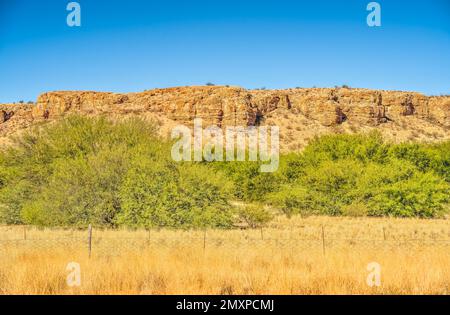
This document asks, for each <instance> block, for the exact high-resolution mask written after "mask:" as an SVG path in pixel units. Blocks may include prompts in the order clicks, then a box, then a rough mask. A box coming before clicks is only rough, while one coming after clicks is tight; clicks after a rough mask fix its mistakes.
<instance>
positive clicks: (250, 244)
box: [0, 226, 450, 257]
mask: <svg viewBox="0 0 450 315" xmlns="http://www.w3.org/2000/svg"><path fill="white" fill-rule="evenodd" d="M266 232H267V233H266ZM317 232H318V233H315V234H311V235H307V236H302V237H299V236H292V235H290V236H282V235H273V234H271V233H268V231H265V230H264V229H263V228H261V229H259V230H253V231H251V233H244V232H240V231H218V230H196V231H174V230H160V229H156V230H147V231H141V232H139V233H137V232H134V233H133V232H130V233H120V232H115V231H107V232H105V231H102V230H98V231H96V230H94V229H92V228H91V227H89V228H88V229H87V230H85V231H81V230H68V231H63V232H61V231H54V232H52V231H46V232H40V231H33V233H30V231H29V229H28V228H27V227H23V228H22V231H20V229H19V230H17V229H16V230H15V231H14V233H13V234H12V235H11V236H12V237H11V238H9V239H7V238H0V255H8V254H9V253H13V252H18V251H19V252H41V251H48V250H54V251H57V250H73V251H81V252H83V253H85V254H87V255H88V256H89V257H91V256H97V257H98V256H116V255H121V254H123V253H129V252H136V253H139V252H141V251H144V250H152V251H158V250H161V249H168V250H178V249H180V248H189V249H193V250H195V251H197V252H198V253H202V252H203V253H206V252H208V251H213V250H219V251H220V252H221V254H223V255H225V254H226V253H227V252H232V251H235V250H237V249H243V250H247V249H254V250H265V251H273V252H274V253H276V252H277V251H281V250H283V251H286V250H288V251H292V252H294V251H295V252H308V251H311V250H317V251H321V252H322V253H323V254H324V255H326V254H327V252H329V251H336V250H337V251H339V250H344V249H345V250H348V249H350V250H352V251H355V252H357V251H367V250H398V249H407V250H422V249H430V248H431V249H444V250H449V253H450V239H443V238H441V239H439V238H434V239H431V238H402V239H389V238H388V237H387V235H386V232H385V231H384V229H383V233H382V237H380V238H361V237H350V238H345V237H337V236H336V235H329V236H327V233H326V230H325V228H324V227H323V226H322V227H321V228H319V229H318V231H317ZM115 233H117V234H115ZM30 234H33V235H30ZM3 235H4V233H3ZM43 236H44V237H43Z"/></svg>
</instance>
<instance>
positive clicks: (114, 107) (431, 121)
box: [0, 86, 450, 142]
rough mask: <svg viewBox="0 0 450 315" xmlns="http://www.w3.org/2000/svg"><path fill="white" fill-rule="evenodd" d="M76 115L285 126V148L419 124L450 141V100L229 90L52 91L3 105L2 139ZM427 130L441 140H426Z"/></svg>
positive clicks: (347, 91)
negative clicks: (323, 136) (31, 101)
mask: <svg viewBox="0 0 450 315" xmlns="http://www.w3.org/2000/svg"><path fill="white" fill-rule="evenodd" d="M3 112H4V113H3ZM11 112H14V115H10V113H11ZM2 113H3V116H2V115H1V114H2ZM5 113H6V114H5ZM70 113H80V114H85V115H112V116H119V117H120V116H128V115H147V114H152V115H154V116H155V117H160V118H165V119H168V120H170V121H173V122H174V123H177V122H178V123H179V122H182V123H190V122H191V121H192V120H193V118H194V117H201V118H203V120H204V124H208V125H209V124H214V125H217V126H220V127H224V126H229V125H237V126H254V125H259V124H267V123H271V124H278V123H280V124H282V125H283V126H284V127H286V129H287V130H288V131H287V133H286V134H288V135H289V133H290V134H291V136H289V137H286V138H287V139H286V142H289V138H295V137H304V138H310V136H311V135H314V134H315V132H316V133H319V134H320V133H322V132H327V131H329V132H336V128H338V129H339V128H341V129H342V130H340V131H339V130H338V131H339V132H348V131H349V130H347V129H349V128H350V129H352V131H354V132H357V131H358V129H360V130H366V129H368V128H378V129H380V130H382V131H383V132H385V133H389V130H391V131H392V136H396V137H400V138H402V137H411V134H409V135H403V133H402V132H401V131H402V128H403V129H405V130H407V129H408V128H410V129H411V130H412V129H417V128H418V126H419V127H420V126H422V127H423V129H424V130H422V131H423V132H422V134H423V137H422V138H423V140H427V138H430V140H433V139H431V138H436V139H438V140H439V139H447V138H449V128H450V97H449V96H442V97H427V96H424V95H422V94H420V93H415V92H400V91H384V90H383V91H380V90H368V89H351V88H331V89H325V88H311V89H286V90H246V89H243V88H239V87H224V86H194V87H176V88H167V89H154V90H149V91H145V92H142V93H128V94H119V93H108V92H88V91H82V92H73V91H67V92H65V91H61V92H49V93H44V94H42V95H40V96H39V98H38V100H37V103H36V105H24V104H22V105H12V104H9V105H0V138H1V137H5V136H6V135H9V134H11V133H14V132H15V131H16V130H18V129H21V128H22V129H23V128H26V127H28V126H29V125H32V124H34V123H36V122H38V121H45V120H49V121H52V120H55V119H58V118H60V117H63V116H65V115H67V114H70ZM5 118H7V119H5ZM400 124H401V128H400V127H399V126H400ZM283 126H281V127H283ZM306 126H308V127H307V128H306ZM311 128H313V130H311ZM282 129H283V128H282ZM308 129H309V130H308ZM289 130H290V132H289ZM293 130H296V131H297V132H294V131H293ZM415 132H416V133H417V132H419V133H420V132H421V131H420V130H416V131H415ZM427 132H429V133H430V134H431V133H433V134H434V136H433V137H431V135H428V136H427V135H425V133H427ZM394 133H395V135H394ZM305 134H306V136H305ZM399 135H400V136H399ZM419 138H420V137H419ZM291 140H292V139H291ZM294 140H295V139H294ZM400 140H404V139H400Z"/></svg>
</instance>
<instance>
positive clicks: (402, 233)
mask: <svg viewBox="0 0 450 315" xmlns="http://www.w3.org/2000/svg"><path fill="white" fill-rule="evenodd" d="M322 226H323V227H324V229H323V231H324V235H325V242H323V239H322ZM449 227H450V226H449V223H448V220H417V219H410V220H405V219H403V220H402V219H365V218H364V219H363V218H359V219H348V218H328V217H312V218H307V219H301V218H295V219H291V220H287V219H277V220H276V221H275V222H273V223H272V224H271V226H270V227H267V228H264V229H263V230H262V231H261V230H233V231H218V230H209V231H206V234H205V232H204V231H169V230H159V231H158V230H152V231H150V232H149V231H131V230H130V231H127V230H122V231H99V230H96V229H94V233H93V236H94V237H93V242H92V257H91V258H89V257H88V251H87V246H86V231H68V230H66V231H64V230H59V231H56V230H39V229H34V228H27V230H26V233H27V235H26V238H27V240H26V241H25V240H23V238H24V235H23V232H24V230H23V227H6V228H0V239H1V240H5V239H9V241H2V242H0V292H1V293H3V294H449V292H450V267H449V266H450V250H449V249H450V242H449V241H448V240H449V236H450V234H449V233H450V229H449ZM205 236H206V238H205ZM324 244H325V252H324V248H323V245H324ZM69 262H77V263H79V264H80V266H81V286H80V287H69V286H68V285H67V283H66V278H67V276H68V274H69V272H68V271H66V266H67V264H68V263H69ZM371 262H377V263H379V264H380V266H381V286H380V287H376V286H374V287H370V286H368V285H367V283H366V279H367V276H368V274H369V271H368V270H367V265H368V264H369V263H371Z"/></svg>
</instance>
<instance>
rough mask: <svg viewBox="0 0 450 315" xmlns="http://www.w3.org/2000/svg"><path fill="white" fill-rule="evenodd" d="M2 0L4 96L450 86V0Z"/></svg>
mask: <svg viewBox="0 0 450 315" xmlns="http://www.w3.org/2000/svg"><path fill="white" fill-rule="evenodd" d="M69 2H70V1H68V0H67V1H66V0H47V1H30V0H0V102H14V101H19V100H25V101H28V100H35V99H36V98H37V96H38V95H39V94H40V93H43V92H46V91H54V90H98V91H113V92H133V91H142V90H145V89H151V88H156V87H170V86H184V85H203V84H205V83H206V82H213V83H215V84H229V85H239V86H242V87H245V88H260V87H266V88H288V87H297V86H300V87H312V86H317V87H330V86H335V85H342V84H347V85H350V86H354V87H365V88H375V89H389V90H411V91H419V92H423V93H425V94H449V93H450V1H448V0H434V1H433V0H428V1H425V0H423V1H406V0H384V1H378V2H379V3H380V5H381V10H382V11H381V13H382V26H381V27H373V28H370V27H368V26H367V24H366V17H367V14H368V13H369V12H368V11H366V6H367V4H368V3H369V2H370V1H368V0H366V1H362V0H345V1H331V0H316V1H301V0H295V1H283V0H278V1H264V0H259V1H253V0H240V1H237V0H226V1H221V0H209V1H201V0H198V1H197V0H191V1H187V0H179V1H178V0H165V1H152V0H128V1H113V0H95V1H93V0H80V1H78V2H79V3H80V5H81V22H82V25H81V27H74V28H71V27H68V26H67V24H66V17H67V14H68V13H69V12H68V11H66V5H67V4H68V3H69Z"/></svg>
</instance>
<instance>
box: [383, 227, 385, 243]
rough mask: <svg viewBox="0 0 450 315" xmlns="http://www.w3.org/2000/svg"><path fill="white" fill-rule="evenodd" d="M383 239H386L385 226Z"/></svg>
mask: <svg viewBox="0 0 450 315" xmlns="http://www.w3.org/2000/svg"><path fill="white" fill-rule="evenodd" d="M383 239H384V240H386V229H385V228H384V226H383Z"/></svg>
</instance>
